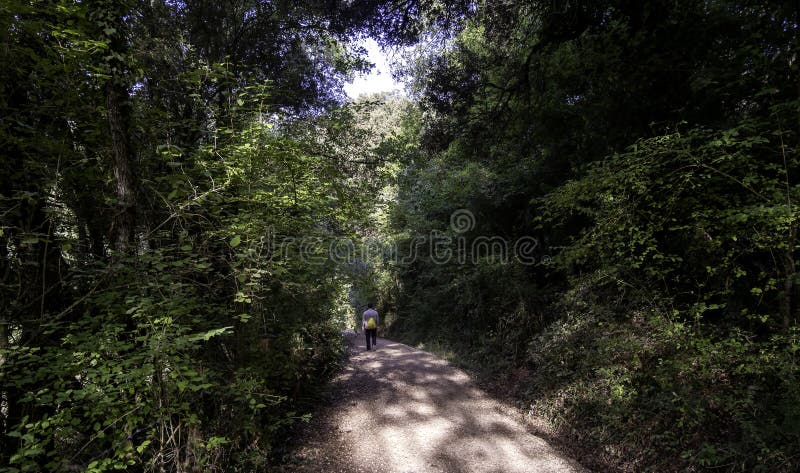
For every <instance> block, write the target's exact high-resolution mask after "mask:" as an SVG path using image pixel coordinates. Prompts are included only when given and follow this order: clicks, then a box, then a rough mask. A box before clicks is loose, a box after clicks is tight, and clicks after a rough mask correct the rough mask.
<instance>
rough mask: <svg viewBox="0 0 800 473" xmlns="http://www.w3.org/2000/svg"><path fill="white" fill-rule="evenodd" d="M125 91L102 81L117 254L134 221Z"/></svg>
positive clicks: (124, 248)
mask: <svg viewBox="0 0 800 473" xmlns="http://www.w3.org/2000/svg"><path fill="white" fill-rule="evenodd" d="M127 101H128V92H127V90H126V89H125V88H124V87H122V86H120V85H119V84H117V83H116V81H115V80H114V79H113V78H112V79H110V80H109V81H108V83H107V84H106V107H107V110H108V124H109V128H110V130H111V150H112V159H113V162H112V164H113V169H114V178H115V179H116V188H115V193H116V197H117V209H116V212H115V214H114V218H113V221H112V235H113V244H114V249H116V250H117V251H118V252H119V253H127V252H128V251H129V250H130V244H131V241H132V239H133V227H134V225H135V223H136V193H135V192H136V187H135V185H134V177H133V171H132V168H131V152H130V143H129V141H128V130H127V120H126V119H125V118H126V114H125V113H124V111H123V108H124V107H127Z"/></svg>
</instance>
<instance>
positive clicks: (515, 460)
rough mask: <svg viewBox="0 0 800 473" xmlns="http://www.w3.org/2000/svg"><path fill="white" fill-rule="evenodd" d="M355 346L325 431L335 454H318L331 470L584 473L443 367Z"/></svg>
mask: <svg viewBox="0 0 800 473" xmlns="http://www.w3.org/2000/svg"><path fill="white" fill-rule="evenodd" d="M358 342H359V343H360V345H359V346H357V350H358V354H356V355H354V356H352V357H351V359H350V362H349V364H348V366H347V367H346V369H345V370H344V372H343V373H342V374H341V375H340V377H339V379H338V382H339V383H340V389H341V390H342V393H343V398H342V401H343V402H341V403H340V405H339V406H338V407H337V408H335V410H334V412H332V413H331V416H330V418H329V419H328V422H327V427H326V428H327V429H329V430H330V436H329V438H328V440H327V442H328V443H332V444H335V445H339V447H336V446H330V445H329V446H328V447H332V448H331V449H329V448H323V449H322V450H321V451H320V452H319V453H318V454H319V455H322V456H324V455H333V456H335V457H336V461H335V464H336V466H333V465H330V464H329V465H328V466H331V467H333V468H335V471H348V472H350V471H352V472H362V471H364V472H367V471H375V472H396V473H410V472H415V473H422V472H493V473H501V472H503V473H506V472H508V473H515V472H520V473H522V472H525V473H536V472H573V471H583V470H582V468H581V467H580V466H579V465H577V463H575V462H573V461H571V460H569V459H567V458H565V457H563V456H562V455H560V454H559V453H558V452H556V451H555V450H554V449H553V448H552V447H550V446H549V445H548V444H547V443H546V442H545V441H544V440H542V439H540V438H538V437H536V436H534V435H532V434H530V433H529V432H528V431H527V430H526V429H525V427H524V426H523V425H522V424H521V423H520V422H518V421H517V419H516V418H515V416H514V414H513V412H511V411H510V410H509V408H508V407H505V406H503V405H502V404H501V403H499V402H497V401H495V400H493V399H491V398H490V397H489V396H487V395H486V394H485V393H483V392H482V391H481V390H480V389H478V388H477V387H476V386H475V385H474V384H473V383H472V381H471V380H470V378H469V377H468V376H467V375H466V374H465V373H464V372H463V371H461V370H458V369H457V368H455V367H453V366H451V365H450V364H448V363H447V362H445V361H444V360H442V359H440V358H437V357H435V356H434V355H431V354H429V353H425V352H423V351H420V350H416V349H413V348H411V347H408V346H406V345H403V344H401V343H396V342H392V341H389V340H384V339H379V341H378V349H377V350H372V351H366V350H365V347H364V342H363V340H361V339H358ZM326 451H327V452H326ZM329 460H330V459H329Z"/></svg>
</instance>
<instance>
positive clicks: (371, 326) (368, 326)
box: [367, 317, 375, 330]
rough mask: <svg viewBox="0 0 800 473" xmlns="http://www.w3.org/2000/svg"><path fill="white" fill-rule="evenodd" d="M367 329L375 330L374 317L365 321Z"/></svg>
mask: <svg viewBox="0 0 800 473" xmlns="http://www.w3.org/2000/svg"><path fill="white" fill-rule="evenodd" d="M367 328H368V329H370V330H372V329H374V328H375V317H370V318H369V320H367Z"/></svg>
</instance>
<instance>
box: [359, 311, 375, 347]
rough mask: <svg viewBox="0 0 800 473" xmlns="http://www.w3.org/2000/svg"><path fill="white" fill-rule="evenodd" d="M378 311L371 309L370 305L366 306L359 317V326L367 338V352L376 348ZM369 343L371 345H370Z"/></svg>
mask: <svg viewBox="0 0 800 473" xmlns="http://www.w3.org/2000/svg"><path fill="white" fill-rule="evenodd" d="M379 321H380V319H379V318H378V311H376V310H375V309H373V308H372V304H367V310H365V311H364V314H363V315H362V316H361V326H362V328H363V329H364V334H365V335H366V336H367V350H371V349H372V346H375V347H376V348H377V346H378V322H379ZM370 341H371V342H372V343H370Z"/></svg>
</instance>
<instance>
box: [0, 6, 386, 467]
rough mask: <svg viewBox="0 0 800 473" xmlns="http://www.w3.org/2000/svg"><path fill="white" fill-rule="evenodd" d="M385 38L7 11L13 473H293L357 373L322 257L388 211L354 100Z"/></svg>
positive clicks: (6, 229) (317, 21)
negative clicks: (344, 370) (283, 448)
mask: <svg viewBox="0 0 800 473" xmlns="http://www.w3.org/2000/svg"><path fill="white" fill-rule="evenodd" d="M370 5H371V7H370V8H372V10H373V13H375V12H376V11H377V9H380V8H383V9H387V8H389V9H390V7H391V4H388V3H386V4H381V3H376V2H372V3H371V4H370ZM361 13H363V12H361ZM387 15H389V13H387ZM389 16H390V15H389ZM384 20H385V21H390V20H391V18H389V17H387V18H385V19H384ZM377 21H378V20H377V19H375V18H373V17H372V16H368V17H363V16H361V14H360V13H359V15H355V11H352V12H349V13H348V12H347V11H339V10H336V9H331V8H330V7H329V6H327V5H322V4H319V3H317V2H294V1H292V2H260V1H245V2H202V1H201V2H151V1H146V2H145V1H142V2H138V1H126V2H118V1H105V0H98V1H84V2H75V1H61V2H44V3H43V2H23V1H11V2H4V3H3V4H2V5H1V6H0V23H2V27H1V28H0V31H2V33H0V34H2V40H1V41H2V46H1V47H0V55H1V58H0V62H2V64H3V67H2V68H0V87H2V93H0V143H2V146H1V147H0V148H2V150H0V192H2V200H0V224H1V225H2V227H1V228H0V252H2V258H0V275H1V277H2V280H1V284H0V298H1V299H2V301H1V303H0V306H2V313H1V314H0V330H2V331H1V332H0V350H2V351H0V380H1V381H2V382H1V383H0V396H1V397H2V399H0V471H9V472H12V471H74V470H87V471H105V470H111V469H127V470H131V471H200V470H205V471H210V470H215V471H222V470H223V469H224V470H225V471H255V470H259V469H260V468H263V467H264V465H267V464H269V463H270V462H271V461H272V453H273V450H274V447H276V446H278V444H279V442H278V440H280V439H281V436H282V435H281V432H283V431H284V430H285V428H287V427H288V426H289V425H291V424H292V423H294V422H296V421H297V420H299V419H307V418H308V417H307V413H308V412H309V411H310V409H311V408H312V407H313V402H314V399H315V396H317V394H318V392H319V386H320V384H321V383H323V382H324V381H325V380H326V379H327V378H328V377H329V376H330V375H331V374H332V373H333V372H334V370H335V369H336V366H337V364H338V363H339V362H340V360H341V355H342V352H341V343H340V335H339V331H340V329H341V328H342V326H343V324H344V323H345V322H346V320H347V318H348V317H350V316H351V313H350V311H351V310H352V309H351V308H350V307H349V305H348V303H349V300H348V293H347V281H346V275H344V274H343V273H342V272H340V271H338V270H337V268H336V267H335V266H334V265H333V262H332V261H330V260H327V259H326V258H319V256H321V255H322V250H323V249H324V248H325V247H326V245H327V244H328V242H329V241H330V240H332V239H333V238H334V237H336V238H340V237H342V236H353V235H354V230H355V229H357V228H359V225H360V223H359V222H361V221H362V215H364V214H365V213H367V211H368V209H369V205H370V201H369V195H370V192H369V190H370V186H371V185H372V184H370V183H369V182H366V183H365V182H363V180H361V181H359V179H358V178H359V176H360V177H363V176H369V175H371V174H373V171H371V169H373V168H374V166H368V165H366V164H363V163H360V162H357V161H356V159H358V158H360V157H361V154H363V153H364V152H365V150H367V149H368V148H369V146H370V145H368V144H360V141H359V140H360V139H361V138H363V135H364V132H363V130H362V131H359V132H356V129H355V127H353V126H351V125H350V124H351V123H352V122H353V121H354V120H355V117H356V112H355V111H354V110H353V109H351V108H350V106H349V105H345V104H344V103H343V101H342V99H343V94H342V92H341V85H342V83H343V82H344V80H345V79H346V78H347V77H348V76H349V75H350V74H352V73H353V72H354V71H357V70H359V69H363V68H364V67H365V65H366V63H365V62H364V59H363V58H361V57H359V56H358V55H357V54H354V53H353V52H352V48H350V47H349V46H348V44H347V41H348V40H349V39H350V38H351V37H352V36H354V35H357V34H361V33H362V32H363V31H364V30H362V29H361V28H374V27H377V26H376V25H377V23H376V24H373V23H374V22H377ZM315 25H316V26H315ZM355 108H357V107H355ZM300 237H302V238H304V239H305V240H303V241H305V242H312V243H313V244H311V245H304V244H300V243H297V244H291V241H292V240H291V239H292V238H300ZM322 256H324V255H322Z"/></svg>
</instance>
